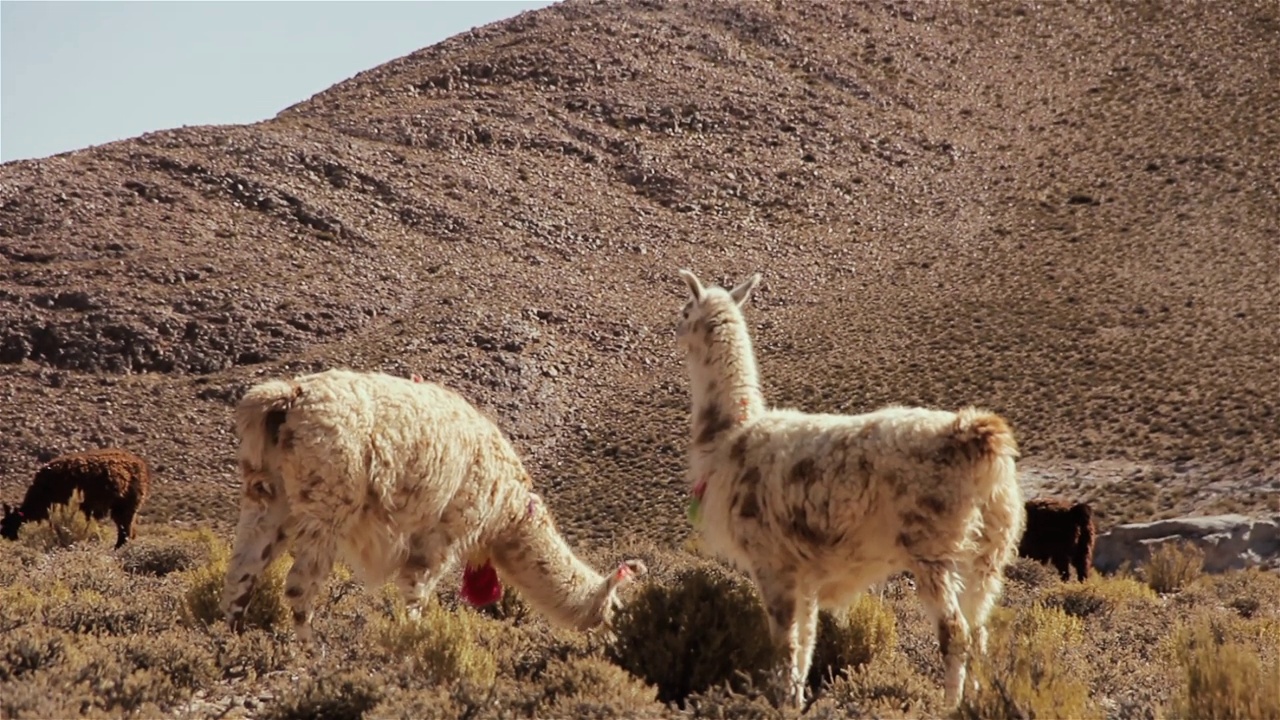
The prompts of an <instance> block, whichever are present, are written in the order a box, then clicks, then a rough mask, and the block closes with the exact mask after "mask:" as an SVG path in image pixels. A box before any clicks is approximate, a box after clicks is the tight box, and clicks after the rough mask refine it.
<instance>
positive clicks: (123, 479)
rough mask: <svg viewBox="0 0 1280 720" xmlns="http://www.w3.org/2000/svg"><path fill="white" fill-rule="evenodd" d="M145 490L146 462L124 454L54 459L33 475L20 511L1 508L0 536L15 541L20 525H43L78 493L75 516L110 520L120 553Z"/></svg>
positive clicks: (148, 485) (94, 452)
mask: <svg viewBox="0 0 1280 720" xmlns="http://www.w3.org/2000/svg"><path fill="white" fill-rule="evenodd" d="M150 488H151V472H150V469H149V468H148V467H147V461H146V460H143V459H142V458H140V457H138V456H137V455H134V454H133V453H131V452H129V451H128V450H120V449H117V448H106V449H101V450H86V451H84V452H76V453H68V454H66V455H60V456H58V457H56V458H54V459H53V460H50V461H49V462H48V463H46V464H45V466H44V467H42V468H40V469H39V470H38V471H36V477H35V480H33V481H32V482H31V487H29V488H27V494H26V496H25V497H24V498H23V499H22V505H21V506H19V507H16V508H11V507H9V505H8V504H7V503H6V504H5V505H4V518H3V519H0V536H3V537H6V538H8V539H10V540H17V539H18V528H19V527H21V526H22V523H24V522H40V521H41V520H46V519H48V517H49V508H50V507H52V506H54V505H65V504H67V503H69V502H70V501H71V496H72V494H73V493H74V492H75V491H76V490H79V491H80V492H81V493H82V494H83V499H82V500H81V502H80V510H81V512H83V513H84V515H85V517H86V518H93V519H94V520H102V519H103V518H105V517H106V516H107V515H110V516H111V519H112V521H114V522H115V524H116V547H120V546H121V545H124V544H125V542H126V541H128V540H129V539H130V538H132V537H134V536H135V535H136V530H135V528H134V520H135V519H136V518H137V515H138V509H139V508H141V507H142V504H143V502H144V501H146V499H147V494H148V493H149V492H150Z"/></svg>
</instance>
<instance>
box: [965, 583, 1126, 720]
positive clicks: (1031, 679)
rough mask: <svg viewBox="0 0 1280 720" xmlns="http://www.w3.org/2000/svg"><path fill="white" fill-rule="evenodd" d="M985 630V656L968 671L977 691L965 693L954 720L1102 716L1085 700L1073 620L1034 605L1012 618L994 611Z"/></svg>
mask: <svg viewBox="0 0 1280 720" xmlns="http://www.w3.org/2000/svg"><path fill="white" fill-rule="evenodd" d="M988 627H989V632H990V637H989V642H988V652H987V657H985V658H980V659H978V661H977V662H975V663H974V666H973V672H974V674H975V677H976V679H977V681H978V684H979V688H978V691H977V692H966V693H965V695H964V699H963V701H962V702H961V704H960V709H959V715H960V717H962V718H966V719H968V720H979V719H980V718H981V719H984V720H985V719H988V718H1009V719H1010V720H1012V719H1013V718H1019V717H1028V716H1029V717H1064V718H1078V719H1080V720H1083V719H1084V718H1100V717H1102V714H1101V712H1100V711H1099V709H1098V708H1097V707H1096V706H1095V705H1094V704H1093V702H1092V701H1091V700H1090V698H1089V680H1088V678H1089V672H1088V665H1087V664H1086V662H1085V657H1084V653H1083V643H1084V624H1083V623H1082V622H1081V621H1080V619H1079V618H1077V617H1073V616H1071V615H1068V614H1067V613H1065V612H1063V611H1062V610H1060V609H1058V608H1053V607H1046V606H1044V605H1041V604H1035V605H1032V606H1031V607H1029V608H1027V609H1026V610H1024V611H1022V612H1019V613H1017V614H1016V615H1015V614H1013V613H1011V612H1010V611H1009V610H1007V609H1005V608H997V610H996V612H994V613H993V614H992V617H991V622H990V624H989V626H988Z"/></svg>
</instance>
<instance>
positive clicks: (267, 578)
mask: <svg viewBox="0 0 1280 720" xmlns="http://www.w3.org/2000/svg"><path fill="white" fill-rule="evenodd" d="M207 542H208V544H209V547H207V548H206V550H205V552H207V557H208V560H207V561H206V562H205V564H204V565H202V566H199V567H196V568H194V569H192V570H188V571H186V572H185V573H184V579H185V582H186V588H187V589H186V592H185V593H184V595H183V603H182V619H183V621H184V622H186V623H187V624H189V625H198V626H202V627H209V626H211V625H213V624H215V623H217V622H219V621H221V620H222V617H223V616H222V590H223V587H225V584H226V579H227V566H228V563H229V562H230V558H231V547H230V546H229V545H228V544H227V543H226V542H225V541H223V540H222V539H220V538H216V537H213V536H212V535H210V536H208V538H207ZM291 564H292V559H291V558H290V556H289V555H288V553H282V554H281V555H280V557H278V558H276V559H275V560H273V561H272V562H271V564H270V565H268V566H267V569H266V570H265V571H264V572H263V573H262V575H260V576H259V577H258V580H257V582H255V583H254V585H253V594H252V595H250V596H249V606H248V607H247V608H246V609H245V614H244V620H245V626H246V627H259V628H263V629H265V630H273V629H278V628H282V627H285V624H286V622H287V621H288V620H289V617H290V611H289V606H288V605H287V604H286V603H285V600H284V580H285V576H286V575H287V574H288V572H289V567H290V565H291Z"/></svg>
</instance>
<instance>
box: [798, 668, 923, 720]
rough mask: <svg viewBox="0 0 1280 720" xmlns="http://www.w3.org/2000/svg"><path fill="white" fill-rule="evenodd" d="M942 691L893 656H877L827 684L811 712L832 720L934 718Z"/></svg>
mask: <svg viewBox="0 0 1280 720" xmlns="http://www.w3.org/2000/svg"><path fill="white" fill-rule="evenodd" d="M941 703H942V688H941V687H939V685H938V684H937V683H936V682H934V680H933V679H932V678H930V677H926V676H924V675H922V674H920V672H919V671H918V670H916V669H915V668H913V667H912V666H911V663H910V662H909V661H908V660H907V658H906V657H905V656H903V655H902V654H901V653H897V652H889V653H877V654H876V655H874V656H873V657H872V658H871V659H870V661H868V662H867V663H866V664H863V665H859V666H857V667H854V668H850V670H849V671H848V672H847V673H845V675H844V676H843V677H841V678H838V679H837V680H836V681H835V682H833V683H831V685H830V686H828V688H827V689H826V691H825V692H824V694H823V697H822V698H821V699H820V700H819V703H815V706H814V710H815V711H816V710H818V709H819V708H820V705H826V706H829V707H830V709H831V713H830V715H831V716H832V717H860V716H872V717H881V718H883V717H922V716H923V717H936V716H937V708H938V707H940V705H941Z"/></svg>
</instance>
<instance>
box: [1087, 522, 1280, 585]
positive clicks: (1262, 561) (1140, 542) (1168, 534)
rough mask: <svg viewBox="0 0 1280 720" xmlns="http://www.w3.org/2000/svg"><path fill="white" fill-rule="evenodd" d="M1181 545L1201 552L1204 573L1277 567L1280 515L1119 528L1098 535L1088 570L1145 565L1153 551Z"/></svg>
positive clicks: (1112, 569) (1156, 523)
mask: <svg viewBox="0 0 1280 720" xmlns="http://www.w3.org/2000/svg"><path fill="white" fill-rule="evenodd" d="M1178 542H1186V543H1189V544H1192V545H1195V546H1196V547H1198V548H1200V549H1201V550H1203V551H1204V571H1205V572H1209V573H1220V572H1223V571H1225V570H1232V569H1240V568H1244V567H1248V566H1253V565H1256V566H1260V567H1264V568H1275V567H1280V515H1277V516H1275V517H1271V518H1251V517H1246V516H1244V515H1212V516H1208V517H1183V518H1173V519H1170V520H1157V521H1155V522H1148V523H1131V524H1128V525H1119V526H1116V527H1115V528H1112V529H1111V530H1109V531H1108V532H1105V533H1102V534H1101V535H1099V536H1098V538H1097V541H1096V545H1095V546H1094V550H1093V566H1094V567H1095V568H1097V569H1098V570H1100V571H1101V572H1104V573H1109V572H1114V571H1116V570H1118V569H1119V568H1120V566H1121V565H1122V564H1124V563H1125V562H1126V561H1127V562H1128V563H1129V565H1130V567H1137V566H1139V565H1141V564H1143V563H1145V562H1146V561H1147V560H1148V559H1149V558H1150V557H1151V553H1152V551H1153V550H1155V549H1156V548H1158V547H1160V546H1162V545H1165V544H1168V543H1178Z"/></svg>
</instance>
